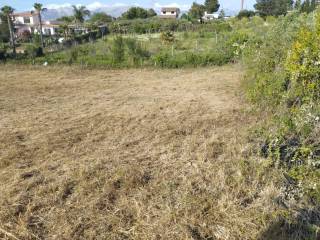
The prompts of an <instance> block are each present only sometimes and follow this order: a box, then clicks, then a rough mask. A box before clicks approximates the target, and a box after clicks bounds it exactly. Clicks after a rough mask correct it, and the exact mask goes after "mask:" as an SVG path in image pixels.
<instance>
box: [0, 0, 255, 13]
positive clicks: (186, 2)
mask: <svg viewBox="0 0 320 240" xmlns="http://www.w3.org/2000/svg"><path fill="white" fill-rule="evenodd" d="M203 1H204V0H197V1H196V2H198V3H202V2H203ZM34 2H41V3H43V4H44V5H47V6H51V7H59V6H60V5H61V6H66V5H70V4H82V5H89V6H95V5H96V6H98V5H103V6H114V5H120V4H123V5H132V4H136V5H139V6H142V7H143V6H144V7H152V6H165V5H177V6H181V8H182V9H183V8H187V7H188V6H190V5H191V3H192V2H193V0H93V1H89V0H34V1H30V0H1V3H0V4H1V5H10V6H12V7H13V8H15V9H16V10H17V11H22V10H30V9H31V8H32V5H33V3H34ZM254 3H255V0H245V6H246V7H247V8H252V6H253V4H254ZM220 4H221V5H222V7H223V8H227V9H231V10H239V8H240V0H220Z"/></svg>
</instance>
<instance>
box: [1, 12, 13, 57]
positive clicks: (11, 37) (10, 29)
mask: <svg viewBox="0 0 320 240" xmlns="http://www.w3.org/2000/svg"><path fill="white" fill-rule="evenodd" d="M1 11H2V13H3V15H4V16H6V18H7V20H8V27H9V32H10V45H11V47H12V51H13V54H14V55H16V44H15V41H14V30H13V26H12V18H11V16H12V14H13V11H14V9H13V8H12V7H10V6H3V7H2V8H1Z"/></svg>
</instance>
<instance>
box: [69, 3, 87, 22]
mask: <svg viewBox="0 0 320 240" xmlns="http://www.w3.org/2000/svg"><path fill="white" fill-rule="evenodd" d="M72 8H73V16H74V20H75V21H76V23H80V24H81V23H83V22H84V19H85V17H87V16H90V11H89V10H88V9H86V7H85V6H80V7H77V6H75V5H73V6H72Z"/></svg>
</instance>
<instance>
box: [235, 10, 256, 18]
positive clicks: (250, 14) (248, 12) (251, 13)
mask: <svg viewBox="0 0 320 240" xmlns="http://www.w3.org/2000/svg"><path fill="white" fill-rule="evenodd" d="M255 15H256V13H255V11H252V10H241V11H240V12H239V13H238V15H237V18H239V19H242V18H244V17H246V18H250V17H253V16H255Z"/></svg>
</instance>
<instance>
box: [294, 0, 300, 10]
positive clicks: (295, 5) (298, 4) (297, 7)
mask: <svg viewBox="0 0 320 240" xmlns="http://www.w3.org/2000/svg"><path fill="white" fill-rule="evenodd" d="M294 9H296V10H298V11H300V9H301V0H296V2H295V3H294Z"/></svg>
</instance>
